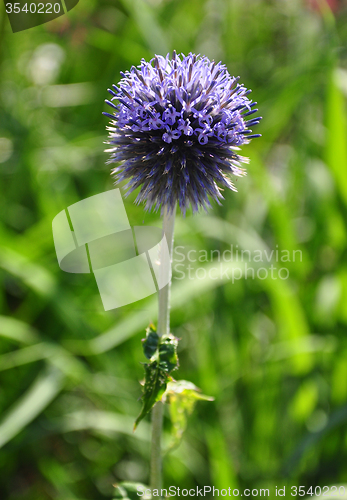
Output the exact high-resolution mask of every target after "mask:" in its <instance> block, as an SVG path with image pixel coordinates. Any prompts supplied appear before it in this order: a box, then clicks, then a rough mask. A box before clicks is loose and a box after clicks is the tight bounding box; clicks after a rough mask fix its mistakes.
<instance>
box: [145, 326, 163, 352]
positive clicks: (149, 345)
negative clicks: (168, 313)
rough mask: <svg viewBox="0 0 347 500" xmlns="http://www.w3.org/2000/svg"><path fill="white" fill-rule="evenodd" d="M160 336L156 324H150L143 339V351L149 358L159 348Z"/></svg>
mask: <svg viewBox="0 0 347 500" xmlns="http://www.w3.org/2000/svg"><path fill="white" fill-rule="evenodd" d="M159 338H160V337H159V335H158V334H157V332H156V328H155V326H154V325H153V324H150V325H149V327H148V328H147V330H146V338H145V339H144V340H143V352H144V353H145V356H146V358H147V359H151V357H152V356H153V355H154V354H155V351H156V350H157V349H158V344H159Z"/></svg>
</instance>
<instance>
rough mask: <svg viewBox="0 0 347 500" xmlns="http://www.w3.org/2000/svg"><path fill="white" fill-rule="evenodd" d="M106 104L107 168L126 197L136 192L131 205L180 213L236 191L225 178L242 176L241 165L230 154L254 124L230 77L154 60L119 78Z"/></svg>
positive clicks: (199, 65) (197, 62) (208, 68)
mask: <svg viewBox="0 0 347 500" xmlns="http://www.w3.org/2000/svg"><path fill="white" fill-rule="evenodd" d="M121 75H122V77H123V78H122V79H121V81H120V83H119V84H118V86H116V85H113V90H111V89H108V91H109V92H110V94H111V95H112V99H111V100H110V101H108V100H106V102H107V104H109V105H110V106H111V107H112V108H113V114H110V113H104V114H105V115H106V116H108V117H110V118H111V119H112V121H111V123H110V126H109V127H107V128H108V130H109V139H108V144H110V145H111V148H110V149H108V150H107V151H108V152H110V153H111V157H110V160H109V162H110V163H111V162H115V163H118V162H120V164H119V165H118V166H116V167H115V168H114V169H113V173H114V174H115V175H116V179H117V181H118V182H120V181H123V180H125V179H126V180H128V183H127V185H126V187H127V188H128V193H129V192H132V191H133V190H134V189H136V188H140V190H139V194H138V196H137V198H136V202H138V203H140V202H145V205H146V209H151V208H152V207H153V208H154V209H155V210H157V209H158V208H159V207H161V208H162V210H163V209H168V210H169V211H170V210H173V209H174V207H175V206H176V202H178V204H179V206H180V208H181V210H182V212H183V213H185V211H186V209H187V208H188V207H189V205H191V206H192V208H193V211H197V210H198V209H199V208H200V207H204V208H205V209H206V208H207V207H208V206H210V202H209V197H210V198H211V199H213V200H215V201H217V202H218V203H220V201H219V200H220V199H221V198H223V196H222V194H221V189H222V188H223V187H224V188H229V189H231V190H233V191H236V188H235V186H234V185H233V183H232V182H231V179H230V175H231V174H233V175H236V176H241V175H243V174H244V173H245V172H244V170H243V169H242V168H241V163H247V162H248V159H247V158H244V157H242V156H240V155H239V154H238V153H237V151H238V150H239V149H240V146H242V145H243V144H247V143H248V142H249V141H250V139H251V138H253V137H257V136H258V135H259V134H252V130H251V129H250V127H252V126H253V125H256V124H257V123H259V121H260V118H259V117H258V118H253V119H248V118H247V117H248V116H249V115H251V114H253V113H255V112H256V111H258V110H257V109H255V105H256V103H255V102H252V101H251V100H250V99H249V98H248V94H249V93H250V92H251V91H250V90H247V89H246V88H245V87H244V86H243V85H241V84H239V83H238V80H239V78H235V77H232V76H230V75H229V73H228V71H227V69H226V66H225V65H223V64H222V63H221V62H219V63H215V62H214V61H212V62H211V61H210V60H209V59H208V58H207V57H202V56H196V55H194V54H189V55H188V56H184V55H183V54H182V55H181V56H178V55H176V53H175V52H174V53H173V56H172V58H170V56H169V55H167V56H166V58H165V57H162V56H155V57H154V59H152V60H151V61H150V62H146V61H144V60H142V61H141V64H140V65H139V66H138V67H137V68H136V67H134V66H133V67H132V68H131V69H130V71H127V72H125V73H121Z"/></svg>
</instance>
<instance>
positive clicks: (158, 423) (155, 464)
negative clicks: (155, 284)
mask: <svg viewBox="0 0 347 500" xmlns="http://www.w3.org/2000/svg"><path fill="white" fill-rule="evenodd" d="M175 208H176V207H175ZM175 212H176V210H175V209H174V210H173V211H172V212H167V211H165V212H164V216H163V234H165V236H166V241H167V244H168V248H169V258H167V257H166V256H165V254H163V255H162V257H161V260H160V274H161V275H160V279H159V281H162V280H163V281H164V280H165V281H164V282H167V281H169V283H168V285H166V286H164V287H163V288H162V289H161V290H159V303H158V307H159V310H158V329H157V333H158V335H159V336H162V335H166V334H168V333H170V288H171V256H172V248H173V236H174V226H175ZM163 407H164V405H163V403H161V402H160V401H158V402H157V403H156V404H155V405H154V407H153V410H152V440H151V473H150V475H151V489H152V491H153V490H154V489H156V490H160V489H161V474H162V464H161V462H162V460H161V434H162V427H163Z"/></svg>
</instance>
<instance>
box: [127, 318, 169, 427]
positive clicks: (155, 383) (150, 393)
mask: <svg viewBox="0 0 347 500" xmlns="http://www.w3.org/2000/svg"><path fill="white" fill-rule="evenodd" d="M177 345H178V339H177V338H176V337H174V336H173V335H172V334H171V333H169V334H168V335H163V336H162V337H159V336H158V335H157V333H156V331H155V328H154V326H153V325H150V326H149V328H148V329H147V331H146V340H145V341H144V347H143V348H144V353H145V356H146V357H147V358H149V360H150V362H149V363H145V365H144V367H145V383H144V388H143V396H142V403H143V405H142V410H141V412H140V415H139V416H138V417H137V419H136V421H135V424H134V430H135V429H136V427H137V426H138V424H139V423H140V422H141V420H142V419H143V418H144V417H145V416H146V415H147V413H148V412H149V411H150V410H151V409H152V407H153V406H154V405H155V403H156V402H157V401H160V400H161V398H162V396H163V394H164V392H165V390H166V386H167V383H168V381H169V380H170V377H169V375H170V373H171V372H172V371H173V370H175V369H176V368H177V367H178V357H177ZM154 347H155V348H154ZM151 353H152V356H150V357H149V355H150V354H151Z"/></svg>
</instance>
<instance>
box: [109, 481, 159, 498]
mask: <svg viewBox="0 0 347 500" xmlns="http://www.w3.org/2000/svg"><path fill="white" fill-rule="evenodd" d="M146 489H148V487H147V486H144V485H143V484H141V483H128V482H124V483H119V484H117V485H116V490H115V496H114V497H113V500H120V499H121V498H123V500H135V499H136V500H137V499H138V498H139V496H141V498H143V499H144V500H150V499H151V498H152V495H148V494H146V493H145V494H141V495H139V493H144V492H145V490H146Z"/></svg>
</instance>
